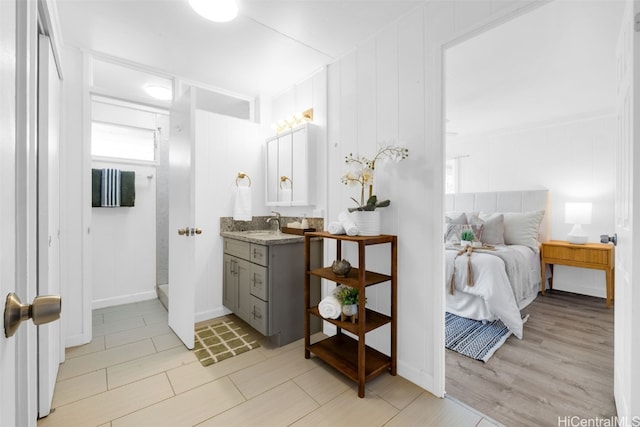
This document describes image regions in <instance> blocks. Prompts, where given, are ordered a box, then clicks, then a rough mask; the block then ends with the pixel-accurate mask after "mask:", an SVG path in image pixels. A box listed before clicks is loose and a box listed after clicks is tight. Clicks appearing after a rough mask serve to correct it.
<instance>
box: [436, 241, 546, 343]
mask: <svg viewBox="0 0 640 427" xmlns="http://www.w3.org/2000/svg"><path fill="white" fill-rule="evenodd" d="M508 248H509V249H512V250H515V251H517V252H519V253H521V254H522V257H521V258H522V259H523V260H526V261H525V263H526V265H525V266H524V267H523V268H525V269H526V271H527V272H528V273H529V274H528V276H529V280H528V281H527V282H528V283H525V284H524V286H523V288H522V289H521V290H520V292H518V293H519V295H518V297H517V298H516V296H515V295H514V290H513V287H512V286H511V283H510V281H509V278H508V276H507V273H506V269H505V263H504V261H503V260H502V259H501V258H499V257H497V256H495V255H492V254H490V253H486V252H473V254H472V255H471V265H472V274H473V282H474V285H473V286H467V285H466V283H467V262H468V258H467V255H466V254H463V255H460V256H458V257H457V258H456V254H457V253H458V251H457V250H446V251H445V259H446V276H445V277H446V279H447V280H446V285H445V286H446V288H447V292H446V309H447V311H448V312H450V313H453V314H455V315H457V316H462V317H467V318H470V319H474V320H487V321H493V320H496V319H500V320H502V322H503V323H504V324H505V325H506V326H507V327H508V328H509V330H510V331H511V332H513V334H514V335H515V336H516V337H518V338H522V318H521V316H520V310H521V309H523V308H524V307H526V306H527V305H528V304H529V303H531V301H533V300H534V299H535V297H536V295H537V294H538V290H539V289H540V259H539V255H538V254H536V253H535V252H534V251H533V250H532V249H531V248H529V247H526V246H520V245H508ZM454 258H455V262H456V274H455V288H456V290H455V294H454V295H451V294H450V292H449V284H450V280H451V275H452V271H453V260H454Z"/></svg>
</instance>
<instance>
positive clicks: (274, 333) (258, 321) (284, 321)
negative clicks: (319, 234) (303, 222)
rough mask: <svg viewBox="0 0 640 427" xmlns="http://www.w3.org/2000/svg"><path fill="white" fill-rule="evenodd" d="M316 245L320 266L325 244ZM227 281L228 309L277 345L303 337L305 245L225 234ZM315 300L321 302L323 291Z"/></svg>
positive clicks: (315, 296) (316, 254) (225, 303)
mask: <svg viewBox="0 0 640 427" xmlns="http://www.w3.org/2000/svg"><path fill="white" fill-rule="evenodd" d="M316 243H317V245H316V250H315V251H314V252H315V255H314V256H315V257H316V258H318V259H317V260H316V261H314V263H316V262H317V264H318V265H320V259H319V257H320V256H321V249H320V248H321V246H322V242H320V241H318V242H316ZM223 281H224V283H223V303H224V305H225V307H227V308H228V309H229V310H231V311H233V313H234V314H235V315H236V316H238V317H240V318H241V319H242V320H244V321H245V322H247V323H248V324H249V325H251V326H252V327H253V328H254V329H256V330H257V331H259V332H260V333H261V334H263V335H265V336H267V337H269V338H270V340H271V341H272V342H273V343H274V344H276V345H284V344H287V343H290V342H292V341H295V340H297V339H300V338H302V336H303V323H304V311H303V310H301V309H300V307H301V306H302V305H303V304H302V302H303V298H304V244H303V243H300V242H295V243H286V244H272V245H260V244H257V243H251V242H247V241H242V240H236V239H232V238H228V237H227V238H225V239H224V277H223ZM316 288H317V289H319V287H316ZM312 298H314V299H315V300H317V301H319V299H320V295H319V292H318V293H317V295H314V296H312ZM319 329H320V325H319V323H318V324H317V325H315V330H319Z"/></svg>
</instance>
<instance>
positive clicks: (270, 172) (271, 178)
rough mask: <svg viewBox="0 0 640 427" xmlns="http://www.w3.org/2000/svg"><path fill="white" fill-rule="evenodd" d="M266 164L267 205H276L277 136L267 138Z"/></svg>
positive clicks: (277, 177) (277, 181)
mask: <svg viewBox="0 0 640 427" xmlns="http://www.w3.org/2000/svg"><path fill="white" fill-rule="evenodd" d="M266 159H267V165H266V171H267V177H266V184H265V185H266V187H267V188H266V191H265V194H266V197H267V206H277V201H278V183H279V182H280V180H279V178H280V177H279V176H278V138H273V139H267V153H266Z"/></svg>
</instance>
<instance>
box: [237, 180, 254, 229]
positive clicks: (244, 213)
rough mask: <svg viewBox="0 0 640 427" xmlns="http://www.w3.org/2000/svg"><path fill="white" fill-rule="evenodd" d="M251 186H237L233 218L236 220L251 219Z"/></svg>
mask: <svg viewBox="0 0 640 427" xmlns="http://www.w3.org/2000/svg"><path fill="white" fill-rule="evenodd" d="M252 215H253V214H252V213H251V187H236V188H235V200H234V204H233V219H234V220H236V221H251V220H252V219H253V216H252Z"/></svg>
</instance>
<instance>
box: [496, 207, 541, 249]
mask: <svg viewBox="0 0 640 427" xmlns="http://www.w3.org/2000/svg"><path fill="white" fill-rule="evenodd" d="M543 217H544V211H532V212H521V213H520V212H508V213H505V214H504V242H505V243H506V244H507V245H522V246H528V247H530V248H531V249H532V250H533V251H534V252H536V253H538V251H539V248H538V233H539V230H540V223H541V222H542V218H543Z"/></svg>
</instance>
